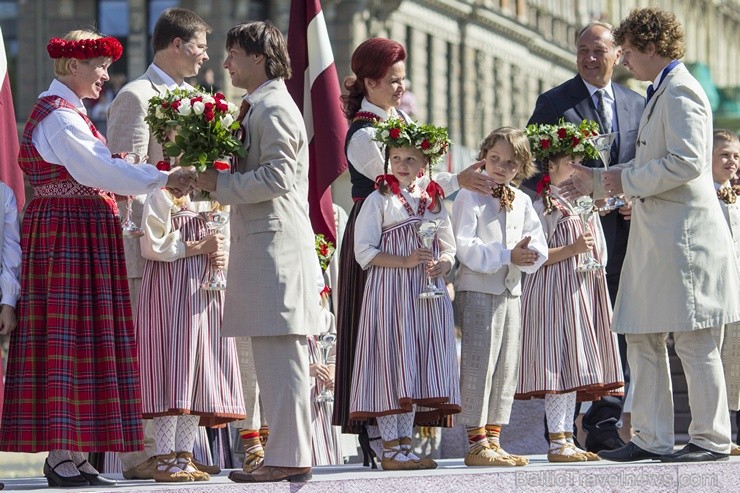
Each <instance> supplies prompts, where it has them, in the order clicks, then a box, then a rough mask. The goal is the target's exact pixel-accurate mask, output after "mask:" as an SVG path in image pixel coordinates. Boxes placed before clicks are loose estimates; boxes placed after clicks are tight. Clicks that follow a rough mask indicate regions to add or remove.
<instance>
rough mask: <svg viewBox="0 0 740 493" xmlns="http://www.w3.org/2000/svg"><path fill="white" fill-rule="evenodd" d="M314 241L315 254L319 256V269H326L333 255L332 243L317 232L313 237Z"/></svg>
mask: <svg viewBox="0 0 740 493" xmlns="http://www.w3.org/2000/svg"><path fill="white" fill-rule="evenodd" d="M314 239H315V242H316V255H318V256H319V263H320V264H321V270H326V269H327V267H329V262H331V258H332V256H334V250H336V248H334V243H332V242H331V241H329V240H327V239H326V237H324V235H322V234H317V235H316V237H315V238H314Z"/></svg>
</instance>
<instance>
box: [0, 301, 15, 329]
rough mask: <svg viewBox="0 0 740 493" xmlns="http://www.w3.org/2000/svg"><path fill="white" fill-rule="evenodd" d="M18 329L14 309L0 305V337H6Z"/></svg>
mask: <svg viewBox="0 0 740 493" xmlns="http://www.w3.org/2000/svg"><path fill="white" fill-rule="evenodd" d="M16 327H18V319H17V318H16V317H15V308H13V307H12V306H10V305H2V309H1V310H0V335H4V336H5V335H8V334H10V333H11V332H13V331H14V330H15V328H16Z"/></svg>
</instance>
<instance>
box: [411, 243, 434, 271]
mask: <svg viewBox="0 0 740 493" xmlns="http://www.w3.org/2000/svg"><path fill="white" fill-rule="evenodd" d="M432 260H434V255H433V254H432V251H431V250H430V249H429V248H423V247H422V248H417V249H416V250H414V251H413V252H411V255H409V256H408V257H406V262H405V267H406V268H408V269H413V268H414V267H416V266H417V265H419V264H423V263H427V262H431V261H432Z"/></svg>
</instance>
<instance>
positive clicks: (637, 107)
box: [525, 22, 645, 451]
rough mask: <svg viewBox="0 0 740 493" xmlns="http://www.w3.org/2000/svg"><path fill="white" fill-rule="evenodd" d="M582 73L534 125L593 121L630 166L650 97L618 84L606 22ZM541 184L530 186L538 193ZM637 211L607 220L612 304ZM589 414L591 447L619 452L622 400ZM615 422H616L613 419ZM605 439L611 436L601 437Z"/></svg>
mask: <svg viewBox="0 0 740 493" xmlns="http://www.w3.org/2000/svg"><path fill="white" fill-rule="evenodd" d="M576 49H577V58H576V60H577V64H578V75H576V76H575V77H573V78H572V79H570V80H568V81H566V82H564V83H562V84H560V85H559V86H557V87H555V88H553V89H550V90H549V91H547V92H544V93H542V94H541V95H540V96H539V97H538V98H537V103H536V105H535V109H534V112H533V113H532V117H531V118H530V119H529V123H557V122H558V120H559V119H560V118H565V120H566V121H568V122H572V123H576V124H578V123H580V122H581V121H582V120H584V119H586V120H593V121H596V122H598V123H599V127H600V130H601V133H609V132H616V133H617V138H616V140H615V143H614V145H613V146H612V152H611V164H616V163H624V162H627V161H629V160H631V159H633V158H634V157H635V142H636V139H637V128H638V126H639V124H640V116H641V115H642V111H643V110H644V108H645V99H644V98H643V97H642V96H640V95H639V94H637V93H636V92H634V91H632V90H630V89H627V88H626V87H624V86H622V85H619V84H616V83H614V82H612V80H611V79H612V74H613V72H614V67H615V66H616V65H617V63H618V62H619V58H620V56H621V50H620V48H619V47H618V46H617V45H616V44H615V43H614V38H613V36H612V26H610V25H609V24H606V23H603V22H591V23H589V24H587V25H586V26H585V27H584V28H583V29H581V31H580V32H579V33H578V36H577V37H576ZM584 164H585V165H586V166H590V167H603V166H604V164H603V163H602V162H601V161H600V160H591V161H586V162H584ZM534 183H536V179H535V181H529V182H527V183H525V186H528V187H530V188H532V189H534V188H535V186H534ZM630 213H631V207H630V206H626V207H623V208H621V209H619V210H615V211H611V212H610V213H608V214H606V215H603V216H602V217H601V225H602V228H603V229H604V236H605V238H606V245H607V257H608V260H607V265H606V280H607V286H608V287H609V296H610V298H611V301H612V304H613V303H614V300H615V299H616V295H617V288H618V286H619V275H620V272H621V270H622V263H623V261H624V255H625V252H626V251H627V237H628V235H629V222H628V221H629V217H630ZM619 346H620V354H621V356H622V366H623V368H624V369H625V373H627V367H626V346H625V344H624V337H623V336H620V341H619ZM602 401H603V402H599V403H598V404H595V405H594V407H593V408H592V410H590V411H589V413H588V414H587V415H586V416H584V423H586V424H585V427H586V428H587V429H588V428H590V429H589V435H592V436H590V437H589V439H587V441H586V447H587V448H589V449H592V450H593V451H598V450H599V449H601V448H615V446H617V445H619V444H618V442H615V441H614V440H610V439H609V438H608V437H612V438H616V436H617V435H616V428H614V424H615V423H616V422H617V421H618V420H619V418H620V414H621V409H622V407H621V402H619V400H618V399H614V398H604V399H602ZM612 418H614V419H612ZM600 436H603V437H605V438H603V439H602V438H599V437H600Z"/></svg>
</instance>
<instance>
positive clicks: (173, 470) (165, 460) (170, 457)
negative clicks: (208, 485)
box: [152, 452, 195, 483]
mask: <svg viewBox="0 0 740 493" xmlns="http://www.w3.org/2000/svg"><path fill="white" fill-rule="evenodd" d="M152 477H153V478H154V481H156V482H158V483H187V482H190V481H195V479H194V478H193V476H191V475H190V473H189V472H186V471H183V470H182V469H181V468H180V466H178V465H177V454H175V453H174V452H171V453H169V454H165V455H159V456H157V467H156V468H155V469H154V473H153V474H152Z"/></svg>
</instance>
